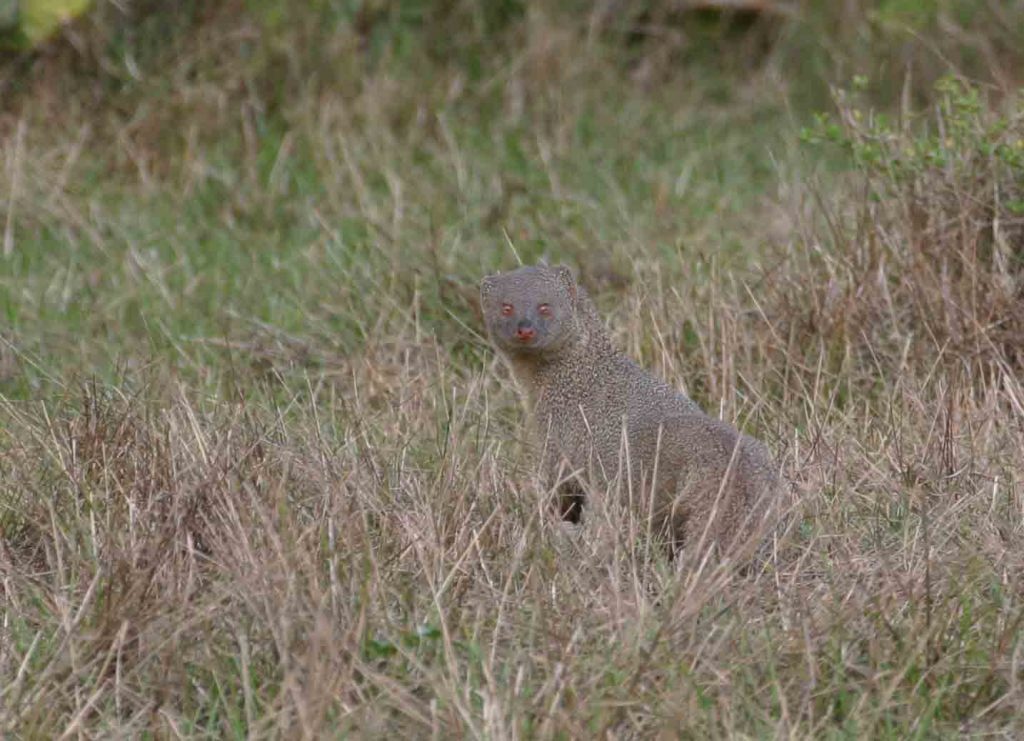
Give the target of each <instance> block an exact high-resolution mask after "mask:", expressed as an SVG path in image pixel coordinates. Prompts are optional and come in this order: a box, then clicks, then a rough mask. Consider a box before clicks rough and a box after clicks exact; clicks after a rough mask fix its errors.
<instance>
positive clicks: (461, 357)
mask: <svg viewBox="0 0 1024 741" xmlns="http://www.w3.org/2000/svg"><path fill="white" fill-rule="evenodd" d="M641 5H642V4H641ZM880 5H881V6H884V7H883V8H882V10H884V11H885V14H883V16H884V17H881V19H880V20H879V19H878V18H876V19H875V21H873V22H872V23H873V25H860V26H856V28H859V29H861V30H862V32H861V33H858V34H854V33H852V32H850V29H851V28H854V27H855V26H854V25H853V24H854V21H858V22H860V21H864V19H863V18H861V17H856V18H845V19H843V18H838V19H837V18H835V17H832V18H831V19H828V18H826V19H818V20H816V21H815V20H814V18H813V17H812V16H813V14H811V13H810V9H813V7H814V5H813V4H807V6H806V7H805V8H804V10H805V11H807V13H806V14H805V16H802V17H804V18H805V20H804V21H801V22H797V21H792V20H790V21H784V22H783V21H780V22H779V23H780V24H781V25H780V26H778V27H776V28H775V29H774V30H773V31H772V33H771V34H770V35H771V36H772V37H773V38H777V39H779V41H778V42H777V43H776V44H775V45H774V46H766V45H765V42H764V39H763V37H762V36H759V35H758V34H759V33H761V32H760V31H757V30H756V29H755V31H754V33H750V32H741V31H739V30H737V29H735V28H730V29H726V31H725V38H717V39H715V40H711V39H705V41H703V42H701V43H700V44H697V43H696V42H695V41H694V39H699V38H704V37H703V36H701V34H703V33H705V32H706V31H707V29H706V28H704V27H701V28H693V27H689V26H686V25H685V24H686V23H688V22H689V21H687V20H686V19H682V20H680V19H677V18H674V17H663V16H662V15H659V13H657V12H654V11H652V14H650V15H648V16H641V17H637V18H633V19H631V22H633V21H635V25H636V27H639V28H645V29H647V30H646V31H645V32H644V33H643V34H639V35H637V34H630V33H627V32H626V31H624V30H623V27H624V26H623V24H624V23H625V22H624V21H623V20H622V19H621V18H620V19H618V20H617V21H616V20H614V19H613V20H609V19H608V18H604V17H602V16H601V15H600V13H597V12H593V13H585V12H575V13H572V12H568V13H563V12H560V11H558V10H557V9H556V8H557V6H554V5H552V6H546V5H545V4H543V3H533V4H529V5H528V7H527V9H526V10H523V9H522V6H520V5H518V4H515V3H508V4H502V3H498V4H475V3H471V2H463V3H452V4H438V5H437V6H436V8H446V10H438V9H434V10H431V8H433V7H434V6H431V5H424V6H420V5H418V4H416V3H412V2H404V3H396V4H393V5H387V4H375V3H365V4H356V5H355V6H354V7H356V8H357V9H358V10H357V12H355V13H354V15H352V13H351V8H349V9H348V10H345V11H340V10H337V9H336V7H337V6H336V4H333V3H329V2H314V3H310V4H309V10H308V11H303V12H302V13H298V14H296V15H292V16H289V15H286V14H284V13H283V12H282V11H281V8H282V7H284V6H282V5H281V4H279V3H275V2H270V0H265V1H263V2H254V3H248V4H245V5H244V6H243V5H242V4H240V3H225V4H223V5H220V6H216V7H214V8H213V9H211V8H210V6H209V5H208V4H201V3H195V4H192V3H184V4H182V8H181V10H180V11H178V12H177V13H173V14H166V13H164V14H159V13H158V14H156V15H155V16H148V15H145V14H144V13H142V11H141V10H140V13H141V15H140V16H139V18H137V19H135V20H133V21H131V22H125V21H123V20H118V19H117V18H116V17H115V18H113V20H112V19H111V18H112V17H113V16H116V15H117V11H116V9H112V8H108V7H104V8H101V9H100V12H99V14H98V15H97V16H96V17H95V18H94V19H92V20H90V21H89V22H88V23H92V24H94V25H88V23H87V24H86V25H83V26H82V27H81V28H79V29H77V30H74V31H72V32H71V36H72V38H71V43H70V45H65V46H60V45H58V46H57V47H54V48H53V49H49V50H45V51H44V52H42V53H41V54H40V55H38V56H36V57H33V58H32V59H29V60H24V59H22V60H14V61H10V62H8V63H7V66H6V67H5V68H4V72H3V74H2V76H0V85H2V86H4V87H3V88H2V89H0V93H2V94H3V95H4V96H5V100H7V101H9V103H7V104H6V105H5V108H4V109H3V110H0V155H2V156H0V166H2V172H0V202H2V203H3V205H4V208H3V209H2V210H0V230H2V231H0V239H2V242H0V266H2V269H0V322H2V324H0V590H2V591H0V595H2V600H3V602H2V605H3V610H2V617H0V732H2V733H3V734H5V735H13V736H24V737H49V736H60V735H62V734H63V735H67V736H104V737H107V736H111V735H115V736H135V735H139V734H142V733H148V734H150V735H154V736H159V737H173V736H179V735H188V736H203V735H209V736H223V735H229V736H237V737H243V736H249V735H256V736H289V737H290V736H296V735H302V736H316V737H323V736H327V737H332V736H344V735H349V734H351V735H359V736H369V737H376V736H381V735H384V734H392V735H394V734H401V735H408V736H411V737H427V736H430V737H453V736H467V735H468V736H486V737H491V738H505V737H513V738H519V737H533V736H537V737H544V738H547V737H563V738H564V737H591V736H599V737H603V736H610V737H632V736H654V735H658V734H662V735H664V736H666V737H677V736H682V737H696V738H703V737H707V736H747V737H754V736H757V737H764V736H776V735H780V736H796V737H806V736H824V737H864V736H868V737H890V736H891V737H901V738H902V737H907V736H912V737H920V738H924V737H935V736H949V735H954V734H964V735H984V734H996V735H1005V736H1007V737H1012V736H1016V735H1019V734H1021V733H1024V725H1022V724H1024V721H1022V719H1021V716H1020V714H1019V711H1018V710H1017V708H1018V707H1020V706H1021V704H1022V703H1024V640H1022V637H1021V636H1022V633H1021V630H1022V624H1024V583H1022V581H1021V578H1022V577H1021V575H1022V574H1024V488H1022V477H1024V470H1022V469H1024V386H1022V380H1021V379H1022V377H1024V370H1022V368H1024V355H1022V353H1021V351H1020V348H1021V347H1022V346H1024V324H1022V320H1021V317H1022V316H1024V292H1022V288H1021V285H1022V281H1024V277H1022V273H1024V267H1022V263H1024V122H1022V118H1024V111H1022V109H1021V104H1020V101H1019V98H1018V97H1015V93H1014V92H1013V90H1014V87H1015V86H1016V85H1018V84H1019V83H1020V80H1016V79H1014V78H1013V75H1014V74H1015V72H1014V70H1017V69H1020V68H1021V67H1020V66H1019V65H1018V64H1017V62H1018V61H1019V48H1024V47H1021V46H1018V45H1015V39H1014V38H1013V36H1012V34H1013V31H1012V30H1006V29H1013V28H1024V23H1021V24H1017V25H1014V23H1012V21H1013V20H1014V19H1024V4H1021V3H1005V4H997V3H993V4H991V5H986V7H987V8H988V11H989V13H990V14H994V16H998V17H997V18H996V20H999V21H1000V22H999V23H996V22H995V20H993V17H989V16H983V15H982V16H979V17H978V18H974V19H973V20H971V19H967V20H964V19H963V18H961V17H960V16H957V15H955V14H954V15H950V14H949V13H952V11H951V10H950V11H948V12H947V11H946V10H944V11H942V13H939V14H938V15H937V16H936V17H935V18H931V20H929V21H927V22H925V21H922V20H921V19H917V20H918V22H919V23H920V24H921V25H920V29H921V30H920V32H919V34H918V36H917V38H918V39H919V41H920V43H919V44H918V45H917V46H914V45H912V44H909V43H908V42H906V39H907V38H914V36H913V35H910V36H907V35H903V36H899V35H895V36H892V37H890V36H887V35H886V33H890V32H888V31H886V29H888V28H890V27H892V26H894V25H896V26H898V25H899V24H901V23H907V22H909V20H908V19H907V18H905V17H902V16H900V15H899V11H900V8H902V7H904V6H906V7H910V6H911V5H913V4H912V3H904V4H900V3H882V4H880ZM939 5H940V6H942V7H943V8H947V9H948V8H952V7H954V6H956V4H955V3H946V4H941V3H940V4H939ZM602 7H603V6H602ZM644 7H650V8H654V10H655V11H656V10H657V8H658V7H659V5H658V3H650V4H648V5H645V6H644ZM851 7H852V5H851ZM956 7H959V6H956ZM979 7H980V6H979ZM396 8H397V10H396ZM850 12H852V11H850ZM943 13H946V14H945V15H943ZM808 19H809V20H808ZM627 20H629V19H627ZM1007 21H1011V22H1009V23H1007ZM812 22H817V23H827V22H830V23H832V24H833V25H834V26H836V28H837V29H838V30H837V31H836V33H837V37H836V38H834V39H832V41H831V42H830V43H833V44H834V46H829V47H826V46H823V45H821V44H817V45H816V44H815V43H812V42H811V41H809V40H808V39H809V38H812V37H813V34H812V33H811V32H812V31H814V29H815V28H819V27H816V26H814V25H812ZM864 22H865V23H867V22H866V21H864ZM645 24H646V25H645ZM680 24H684V25H682V26H681V25H680ZM802 24H803V25H802ZM886 24H888V25H886ZM929 24H932V25H929ZM943 24H945V25H943ZM950 24H952V26H951V25H950ZM972 24H973V25H972ZM985 24H989V25H985ZM933 25H934V26H935V27H940V28H941V29H943V33H942V34H935V35H932V36H929V35H928V34H929V33H932V32H933V31H934V28H933ZM826 27H827V26H826ZM868 28H870V29H871V33H867V32H866V31H864V29H868ZM951 28H952V29H953V31H956V33H952V32H951V31H950V29H951ZM847 33H849V35H850V36H851V37H852V38H840V37H842V36H843V35H844V34H847ZM645 34H646V35H645ZM892 38H897V39H901V40H900V41H899V42H898V43H897V42H894V41H892ZM950 39H952V41H950ZM979 39H981V41H979ZM1015 50H1018V51H1015ZM1015 54H1017V55H1018V56H1014V55H1015ZM893 59H899V60H902V61H903V62H905V63H906V64H907V65H908V66H907V69H910V70H911V71H912V73H913V74H912V75H909V76H902V75H899V76H898V75H896V74H895V73H894V72H893V71H892V69H893V67H892V66H886V65H889V64H890V63H891V62H892V60H893ZM943 60H945V61H943ZM951 63H952V64H955V65H956V66H957V67H958V68H960V69H965V70H968V71H970V72H971V74H972V75H975V76H976V77H977V78H979V79H982V80H984V81H985V82H984V83H982V84H980V85H978V86H976V87H964V86H962V85H958V84H953V83H949V82H947V83H945V84H944V86H940V88H939V89H938V90H936V89H935V87H934V85H933V81H934V80H935V79H937V78H938V77H939V76H940V74H941V73H943V72H945V71H948V70H949V64H951ZM853 73H862V74H865V75H868V76H869V79H868V81H867V82H866V85H862V84H861V81H859V80H858V81H857V85H856V86H855V87H866V88H867V89H866V90H864V91H863V92H862V93H859V94H858V93H855V92H850V93H848V94H846V95H845V96H844V97H841V98H840V100H839V101H838V103H837V104H836V105H835V106H833V105H832V104H830V103H828V100H827V97H826V96H825V95H824V94H823V93H824V91H825V89H826V86H825V82H826V81H827V80H829V79H833V80H835V81H840V82H844V83H846V82H849V80H850V75H852V74H853ZM858 95H859V96H860V97H858ZM821 107H827V108H829V109H830V110H833V111H834V114H835V117H834V118H833V119H830V120H828V121H825V120H821V121H819V122H818V123H815V122H814V119H813V116H812V114H813V112H814V111H815V110H817V109H818V108H821ZM911 111H922V114H921V115H920V116H919V117H911V115H910V113H911ZM880 112H881V113H880ZM882 113H889V114H890V116H889V118H888V120H886V118H885V117H884V116H883V115H882ZM801 132H802V135H801ZM539 257H547V258H548V259H550V260H556V261H563V262H566V263H568V264H571V265H573V266H574V267H575V268H576V269H577V270H578V271H579V272H580V274H581V276H582V278H583V280H584V281H585V282H586V283H587V284H588V285H589V286H590V287H591V288H592V289H593V292H594V293H595V294H596V295H597V297H598V300H599V303H600V305H601V307H602V309H603V310H604V311H605V313H606V315H607V317H608V321H609V325H610V326H611V328H612V330H613V332H614V334H615V336H616V338H617V340H618V342H619V344H620V345H621V346H622V347H623V348H624V349H626V350H628V351H629V352H630V353H631V354H632V355H633V356H634V357H636V358H637V359H639V360H641V361H642V362H643V363H644V364H645V365H647V366H649V367H651V368H653V369H655V370H656V371H657V372H659V373H660V374H662V375H664V376H665V377H667V378H669V379H670V380H671V381H672V382H674V383H676V384H677V385H679V386H680V387H682V388H685V389H687V390H688V391H689V393H691V395H693V396H694V397H695V398H697V399H698V400H699V401H700V403H701V404H702V405H703V406H704V407H705V408H706V409H707V410H708V411H709V412H711V413H713V414H717V415H720V416H722V417H724V418H726V419H728V420H731V421H734V422H736V423H737V424H739V425H741V426H743V427H744V428H745V429H747V430H749V431H751V432H753V433H755V434H757V435H759V436H761V437H762V438H763V439H765V440H766V442H768V443H769V445H770V446H771V448H772V449H773V450H774V451H775V452H776V453H777V455H778V457H779V460H780V462H781V463H782V465H783V467H784V471H785V473H786V475H787V478H788V479H789V480H790V481H791V482H792V485H793V489H794V492H795V493H796V495H797V496H796V500H797V501H796V504H795V505H794V510H793V513H792V517H791V519H790V520H789V525H788V527H787V528H782V529H780V531H779V532H778V533H777V534H775V535H774V536H773V538H772V542H771V558H770V559H769V562H768V563H767V564H766V565H765V566H764V567H763V568H762V569H760V570H758V571H757V572H756V573H754V574H747V575H737V574H733V573H731V572H728V571H725V570H711V569H703V570H702V569H692V568H684V569H682V570H679V571H674V570H673V565H672V564H670V563H667V562H665V561H664V560H663V559H662V558H660V557H659V556H658V553H659V552H658V551H657V549H651V548H649V547H648V545H649V544H648V543H646V541H645V540H644V538H643V537H642V535H638V531H640V530H642V529H643V528H642V527H639V526H638V525H637V523H636V518H635V516H634V515H633V514H632V513H629V512H627V511H610V512H595V513H594V514H593V516H592V517H590V518H589V520H588V522H587V523H586V525H585V527H584V528H583V530H582V531H581V532H574V531H569V530H566V529H565V527H564V526H562V525H561V524H560V523H556V522H553V521H552V520H551V518H550V516H549V514H548V513H547V510H546V509H545V505H544V502H545V499H544V492H543V491H542V490H541V489H540V486H539V483H538V482H537V481H536V479H535V478H534V476H533V471H532V470H531V469H530V467H529V456H528V450H527V447H526V445H525V443H524V442H523V441H522V440H521V432H520V416H521V414H520V411H519V400H518V396H517V394H516V392H515V389H514V387H513V386H512V385H511V383H510V379H509V376H508V373H507V371H506V370H505V369H504V368H503V367H502V366H501V365H500V363H498V362H497V361H496V359H495V357H494V354H493V353H492V352H491V351H490V350H489V349H488V347H487V345H486V343H485V342H484V340H483V338H482V337H481V334H480V332H481V327H480V322H479V318H478V315H477V306H476V298H475V294H476V283H477V281H478V280H479V278H480V276H482V275H484V274H486V273H488V272H493V271H496V270H499V269H503V268H508V267H512V266H514V265H516V264H517V262H518V260H519V259H522V260H523V261H527V262H529V261H533V260H535V259H537V258H539Z"/></svg>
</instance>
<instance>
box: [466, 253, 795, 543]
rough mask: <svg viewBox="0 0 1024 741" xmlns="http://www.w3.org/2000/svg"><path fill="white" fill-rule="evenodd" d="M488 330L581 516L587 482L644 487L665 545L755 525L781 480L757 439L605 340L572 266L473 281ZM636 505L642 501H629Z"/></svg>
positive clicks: (550, 481) (742, 534)
mask: <svg viewBox="0 0 1024 741" xmlns="http://www.w3.org/2000/svg"><path fill="white" fill-rule="evenodd" d="M480 296H481V306H482V309H483V315H484V321H485V323H486V325H487V331H488V334H489V335H490V337H491V341H492V342H493V343H494V344H495V346H496V347H497V349H498V350H499V351H500V353H501V355H503V356H504V358H505V360H506V361H507V362H508V364H509V366H510V367H511V369H512V372H513V375H514V376H515V378H516V380H517V381H518V382H519V383H520V384H521V385H522V386H523V387H524V388H525V391H526V393H527V398H528V407H529V411H530V413H531V414H530V416H531V417H532V420H531V424H532V428H533V432H534V434H535V435H536V437H537V440H536V442H537V443H538V448H539V461H538V465H539V468H540V470H541V473H542V474H543V475H544V477H545V480H546V483H547V485H548V486H549V487H550V488H551V490H553V491H557V492H558V497H557V501H558V503H559V505H560V511H561V514H562V516H563V518H564V519H568V520H571V521H574V522H575V521H578V520H579V518H580V517H581V513H582V511H583V509H582V508H584V507H585V506H586V505H585V498H584V492H585V491H586V486H587V485H590V486H599V487H600V486H603V487H608V489H611V488H612V487H611V486H609V485H610V484H618V486H617V488H616V490H617V491H619V492H620V494H621V492H623V491H626V490H628V491H629V492H630V495H631V496H634V497H635V495H636V494H638V493H641V492H644V491H646V492H647V493H648V495H651V496H653V499H648V500H647V501H648V502H649V507H648V511H649V513H650V515H652V517H651V522H652V525H653V527H654V528H657V529H658V530H659V532H661V533H663V534H664V535H666V536H667V537H668V538H669V542H670V544H671V545H672V550H673V552H675V551H676V550H677V549H679V548H685V547H686V546H687V545H689V544H690V543H704V544H707V545H708V546H710V547H712V548H715V549H718V551H719V552H720V553H721V552H723V551H724V550H725V549H728V548H731V547H732V546H734V545H740V544H742V543H746V542H749V541H750V540H751V539H752V538H753V537H754V536H755V535H756V534H757V533H758V532H759V528H760V527H761V526H763V524H764V523H765V521H766V516H767V514H768V513H769V511H770V510H771V505H772V504H773V500H775V498H776V495H777V492H778V487H779V480H778V476H777V473H776V469H775V467H774V465H773V464H772V461H771V457H770V455H769V453H768V451H767V449H766V448H765V447H764V445H763V444H761V443H760V442H759V441H757V440H755V439H754V438H751V437H748V436H747V435H743V434H741V433H739V432H738V431H737V430H736V429H735V428H733V427H732V426H731V425H729V424H727V423H725V422H722V421H720V420H717V419H714V418H712V417H710V416H708V415H706V414H705V413H704V412H703V411H702V410H701V409H700V407H699V406H698V405H697V404H696V403H695V402H694V401H693V400H691V399H689V398H688V397H686V396H684V395H683V394H681V393H679V392H678V391H676V390H675V389H674V388H672V387H671V386H669V385H668V384H667V383H665V382H664V381H662V380H661V379H659V378H656V377H655V376H653V375H651V374H650V373H648V372H647V371H645V370H644V369H643V368H641V367H640V366H638V365H637V364H636V363H634V362H633V361H632V360H631V359H630V358H628V357H627V356H626V355H624V354H623V353H621V352H619V351H618V350H616V349H615V347H614V346H613V345H612V342H611V340H610V338H609V335H608V331H607V330H606V329H605V326H604V324H603V323H602V321H601V318H600V316H599V315H598V313H597V310H596V308H595V307H594V304H593V303H592V302H591V300H590V298H589V297H588V295H587V293H586V291H585V290H584V288H583V287H582V286H580V285H578V283H577V281H576V279H575V278H574V277H573V274H572V272H571V271H570V270H569V268H567V267H564V266H555V267H548V266H546V265H537V266H527V267H521V268H519V269H517V270H513V271H511V272H507V273H500V274H497V275H491V276H487V277H486V278H484V279H483V281H482V282H481V285H480ZM637 501H640V500H639V499H637Z"/></svg>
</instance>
